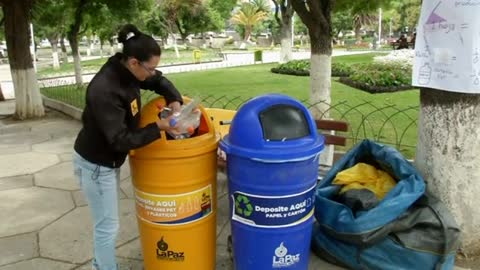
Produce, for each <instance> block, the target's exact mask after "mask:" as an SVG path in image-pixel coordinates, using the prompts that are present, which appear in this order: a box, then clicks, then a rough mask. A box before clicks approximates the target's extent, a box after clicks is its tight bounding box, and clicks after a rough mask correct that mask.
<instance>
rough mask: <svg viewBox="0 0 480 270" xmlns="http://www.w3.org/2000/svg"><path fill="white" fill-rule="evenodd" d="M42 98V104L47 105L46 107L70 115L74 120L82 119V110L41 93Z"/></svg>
mask: <svg viewBox="0 0 480 270" xmlns="http://www.w3.org/2000/svg"><path fill="white" fill-rule="evenodd" d="M42 99H43V105H44V106H45V107H48V108H51V109H54V110H56V111H59V112H62V113H64V114H66V115H69V116H71V117H72V118H73V119H76V120H79V121H81V120H82V113H83V110H80V109H78V108H75V107H73V106H72V105H69V104H67V103H64V102H61V101H58V100H54V99H51V98H47V97H45V96H43V95H42Z"/></svg>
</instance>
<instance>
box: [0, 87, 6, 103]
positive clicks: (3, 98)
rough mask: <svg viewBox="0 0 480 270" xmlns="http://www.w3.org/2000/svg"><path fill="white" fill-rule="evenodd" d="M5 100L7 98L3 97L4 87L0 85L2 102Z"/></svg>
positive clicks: (0, 99)
mask: <svg viewBox="0 0 480 270" xmlns="http://www.w3.org/2000/svg"><path fill="white" fill-rule="evenodd" d="M4 100H5V97H4V96H3V93H2V86H1V85H0V101H4Z"/></svg>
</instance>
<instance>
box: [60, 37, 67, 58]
mask: <svg viewBox="0 0 480 270" xmlns="http://www.w3.org/2000/svg"><path fill="white" fill-rule="evenodd" d="M60 47H61V48H62V62H63V63H64V64H66V63H68V52H67V47H66V46H65V35H63V34H62V36H61V37H60Z"/></svg>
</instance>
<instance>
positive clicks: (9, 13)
mask: <svg viewBox="0 0 480 270" xmlns="http://www.w3.org/2000/svg"><path fill="white" fill-rule="evenodd" d="M32 5H33V3H32V2H31V1H18V0H17V1H9V2H6V3H3V14H4V16H5V38H6V41H7V50H8V60H9V62H10V69H11V72H12V80H13V86H14V89H15V99H16V107H15V116H16V117H17V118H19V119H27V118H34V117H41V116H43V115H45V110H44V108H43V103H42V97H41V95H40V89H39V87H38V83H37V77H36V74H35V70H34V69H33V59H32V55H31V54H30V11H31V8H32Z"/></svg>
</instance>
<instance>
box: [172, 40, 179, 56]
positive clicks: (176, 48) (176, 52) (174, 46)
mask: <svg viewBox="0 0 480 270" xmlns="http://www.w3.org/2000/svg"><path fill="white" fill-rule="evenodd" d="M173 48H174V49H175V55H176V56H177V58H180V53H179V52H178V46H177V38H175V36H174V37H173Z"/></svg>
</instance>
